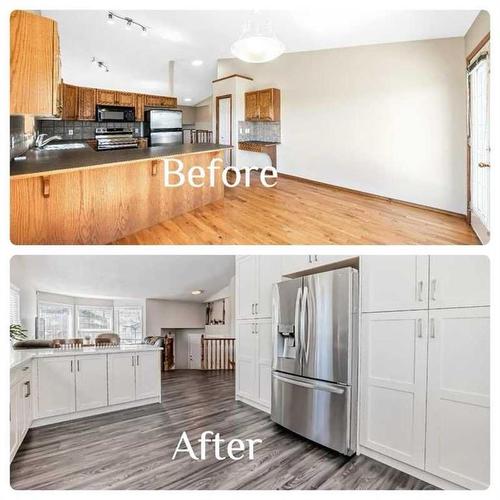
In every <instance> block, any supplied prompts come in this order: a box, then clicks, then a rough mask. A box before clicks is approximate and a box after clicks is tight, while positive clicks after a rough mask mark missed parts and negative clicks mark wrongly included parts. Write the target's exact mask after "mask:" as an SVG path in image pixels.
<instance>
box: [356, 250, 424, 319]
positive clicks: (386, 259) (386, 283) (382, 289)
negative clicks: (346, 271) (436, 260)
mask: <svg viewBox="0 0 500 500" xmlns="http://www.w3.org/2000/svg"><path fill="white" fill-rule="evenodd" d="M428 269H429V257H427V256H415V255H376V256H365V257H362V259H361V303H362V311H363V312H377V311H406V310H410V309H427V307H428Z"/></svg>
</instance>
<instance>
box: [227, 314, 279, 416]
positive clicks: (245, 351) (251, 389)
mask: <svg viewBox="0 0 500 500" xmlns="http://www.w3.org/2000/svg"><path fill="white" fill-rule="evenodd" d="M271 370H272V331H271V320H257V321H249V320H243V321H237V323H236V399H238V400H241V401H244V402H245V403H248V404H250V405H252V406H255V407H256V408H258V409H260V410H263V411H266V412H270V410H271Z"/></svg>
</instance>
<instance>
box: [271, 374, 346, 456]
mask: <svg viewBox="0 0 500 500" xmlns="http://www.w3.org/2000/svg"><path fill="white" fill-rule="evenodd" d="M272 398H273V403H272V411H271V419H272V420H273V421H274V422H276V423H277V424H280V425H282V426H283V427H286V428H287V429H290V430H291V431H293V432H296V433H297V434H300V435H301V436H304V437H306V438H308V439H311V440H312V441H315V442H316V443H319V444H322V445H323V446H326V447H327V448H331V449H333V450H337V451H339V452H340V453H344V454H351V453H352V452H353V451H354V450H351V449H350V424H349V422H350V407H351V388H350V387H345V386H341V385H336V384H329V383H326V382H318V381H315V380H306V379H304V378H299V377H295V376H291V375H285V374H282V373H277V372H274V373H273V394H272Z"/></svg>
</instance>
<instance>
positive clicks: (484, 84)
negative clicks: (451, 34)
mask: <svg viewBox="0 0 500 500" xmlns="http://www.w3.org/2000/svg"><path fill="white" fill-rule="evenodd" d="M467 82H468V92H469V99H468V107H469V109H468V111H469V113H468V115H469V116H468V118H469V137H468V146H469V181H470V186H469V198H470V207H469V210H470V222H471V225H472V228H473V229H474V231H475V233H476V234H477V235H478V237H479V239H480V240H481V242H482V243H488V241H489V236H490V115H489V106H490V102H489V101H490V97H489V92H490V88H489V87H490V58H489V42H488V43H487V44H486V45H485V46H484V47H483V48H482V49H481V50H480V51H479V53H478V55H477V56H476V57H475V58H474V59H473V60H472V61H471V63H470V64H469V67H468V78H467Z"/></svg>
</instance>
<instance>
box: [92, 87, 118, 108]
mask: <svg viewBox="0 0 500 500" xmlns="http://www.w3.org/2000/svg"><path fill="white" fill-rule="evenodd" d="M96 104H102V105H106V104H107V105H113V106H114V105H115V104H116V92H115V91H114V90H107V89H96Z"/></svg>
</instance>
